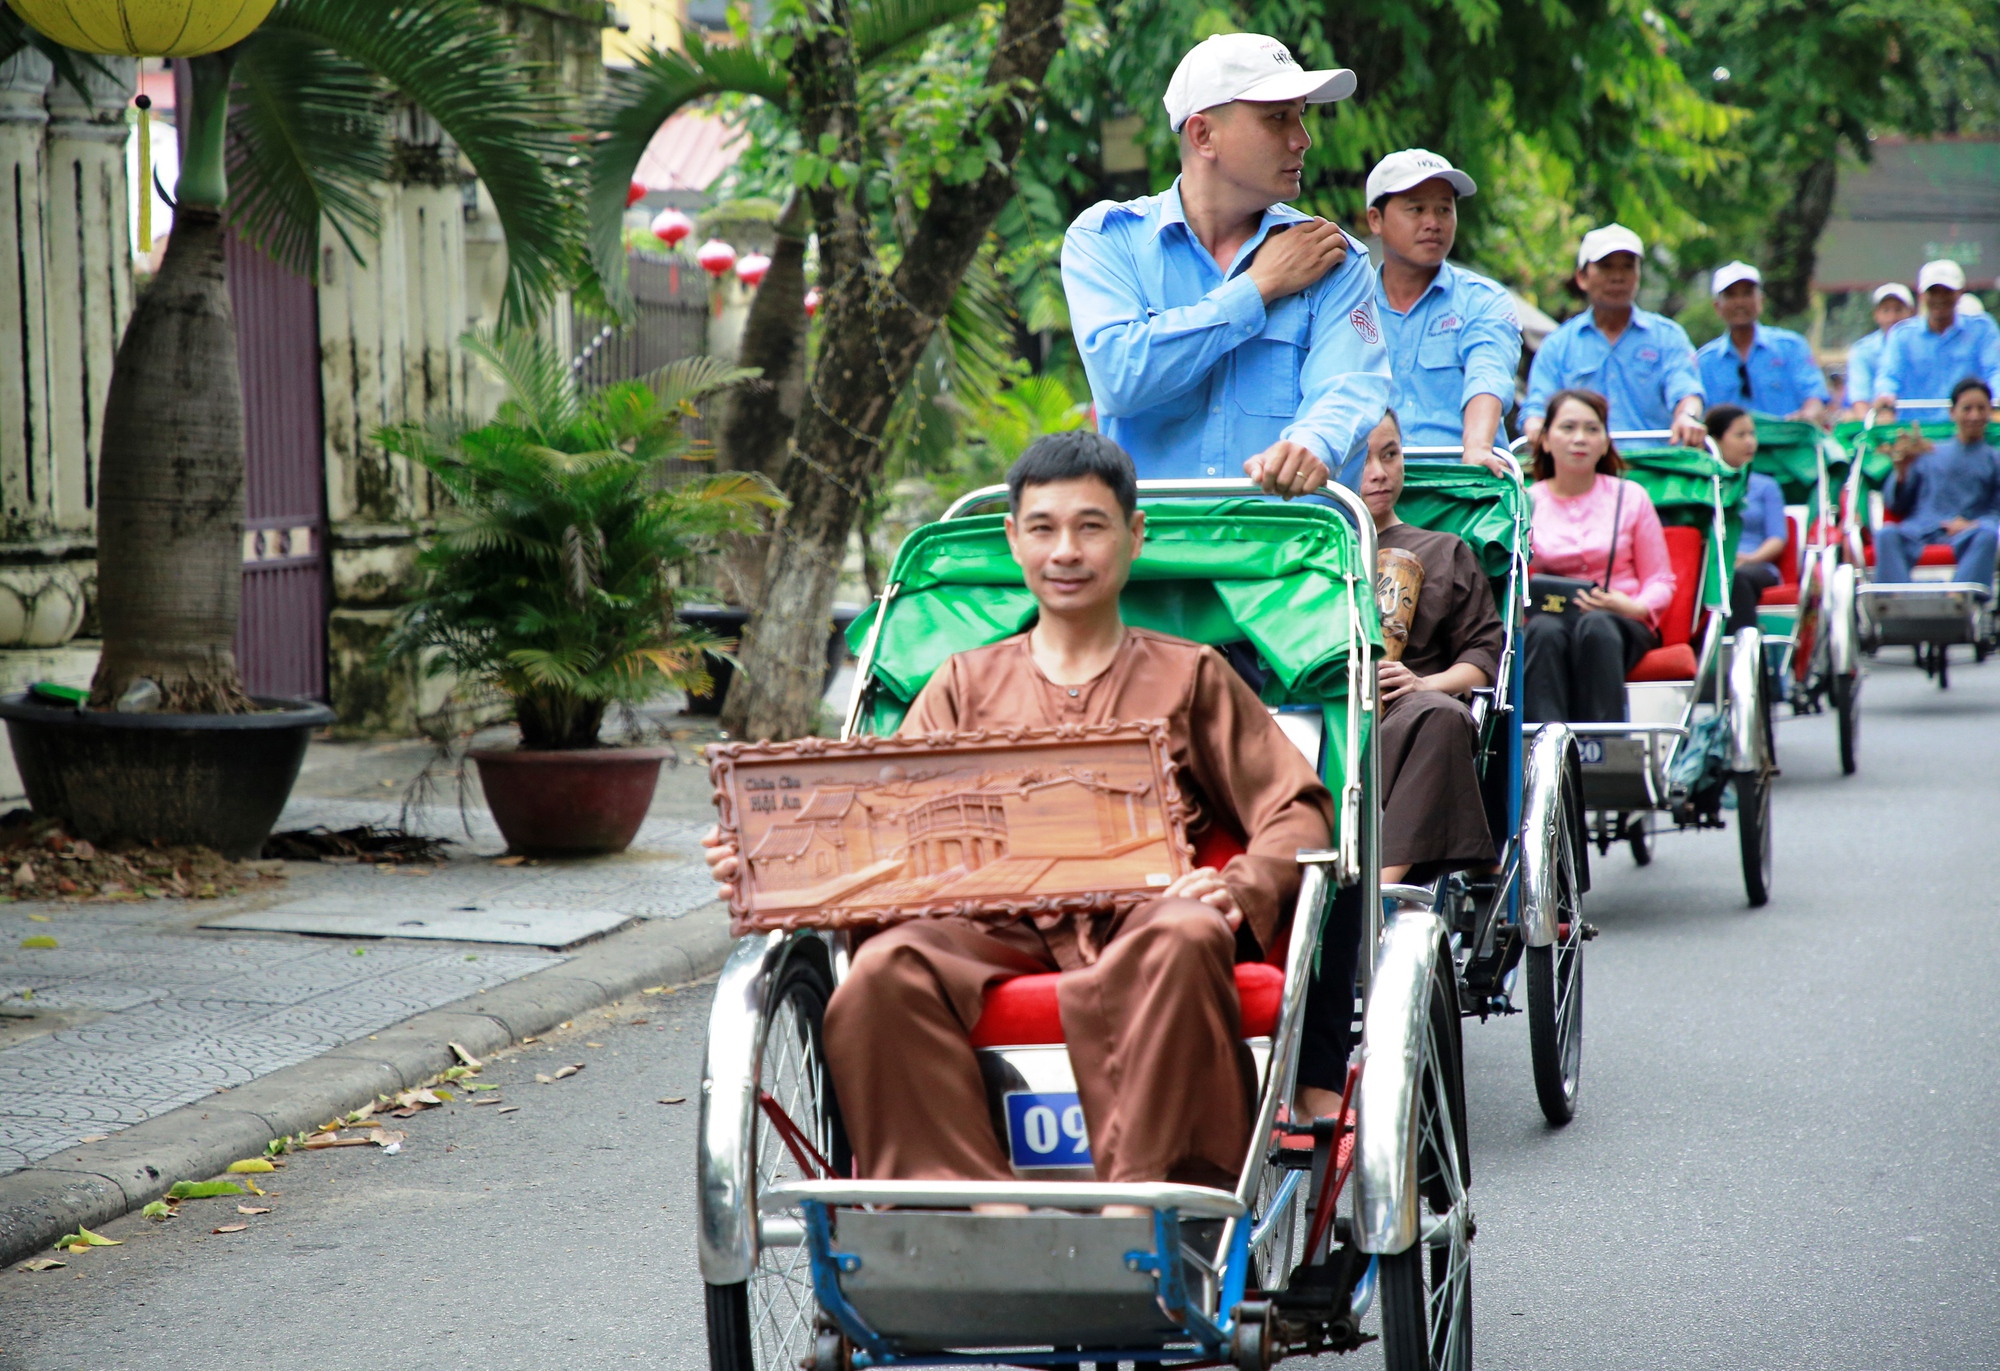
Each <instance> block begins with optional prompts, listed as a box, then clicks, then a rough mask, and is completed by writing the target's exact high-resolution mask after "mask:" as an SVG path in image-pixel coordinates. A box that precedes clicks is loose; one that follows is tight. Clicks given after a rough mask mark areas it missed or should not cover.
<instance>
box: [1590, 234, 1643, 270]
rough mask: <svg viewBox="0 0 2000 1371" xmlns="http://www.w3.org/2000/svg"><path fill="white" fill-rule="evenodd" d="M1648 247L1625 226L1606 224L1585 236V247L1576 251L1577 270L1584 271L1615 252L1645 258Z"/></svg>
mask: <svg viewBox="0 0 2000 1371" xmlns="http://www.w3.org/2000/svg"><path fill="white" fill-rule="evenodd" d="M1645 251H1646V245H1645V244H1644V243H1642V242H1640V241H1639V235H1638V234H1636V233H1634V232H1632V230H1631V229H1628V228H1626V227H1625V226H1624V225H1623V224H1606V225H1605V226H1604V227H1603V228H1594V229H1592V230H1591V231H1590V232H1588V233H1586V234H1584V235H1583V246H1582V247H1579V248H1578V249H1577V250H1576V268H1577V270H1578V271H1581V270H1583V269H1584V268H1585V267H1587V266H1589V265H1590V264H1591V263H1592V262H1601V261H1603V260H1604V259H1605V258H1607V257H1609V256H1610V255H1611V254H1612V253H1614V252H1629V253H1631V254H1632V255H1633V256H1634V257H1639V256H1643V255H1644V253H1645Z"/></svg>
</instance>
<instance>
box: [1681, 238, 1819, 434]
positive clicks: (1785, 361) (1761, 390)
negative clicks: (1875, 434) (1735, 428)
mask: <svg viewBox="0 0 2000 1371" xmlns="http://www.w3.org/2000/svg"><path fill="white" fill-rule="evenodd" d="M1708 289H1709V294H1710V295H1712V296H1713V297H1714V299H1715V312H1716V313H1717V314H1719V315H1721V316H1722V322H1723V323H1725V324H1727V325H1729V327H1728V328H1727V329H1725V330H1724V331H1723V332H1722V333H1721V334H1720V335H1718V336H1717V337H1714V338H1711V339H1709V340H1708V341H1707V342H1706V343H1703V344H1702V345H1701V347H1700V349H1699V350H1697V351H1696V353H1695V362H1696V364H1697V365H1698V366H1699V367H1700V368H1701V388H1702V393H1703V394H1704V395H1705V396H1706V397H1707V399H1708V403H1709V404H1711V405H1734V406H1736V407H1737V408H1738V409H1742V410H1746V411H1748V412H1749V413H1751V414H1768V415H1770V416H1771V417H1772V418H1774V419H1804V420H1805V421H1806V422H1807V423H1813V424H1817V423H1820V422H1821V421H1822V420H1824V419H1825V418H1826V407H1827V403H1828V402H1829V401H1830V400H1832V398H1833V394H1832V392H1831V391H1829V390H1828V389H1827V387H1826V377H1825V376H1824V375H1822V374H1821V372H1820V369H1819V363H1818V362H1816V361H1814V360H1813V353H1812V344H1811V343H1808V342H1807V341H1806V340H1805V339H1804V338H1803V337H1802V336H1800V335H1799V334H1796V333H1793V332H1792V331H1791V330H1790V329H1785V328H1772V327H1771V326H1770V325H1768V324H1763V323H1759V322H1758V316H1759V315H1761V314H1763V312H1764V274H1763V273H1762V272H1760V271H1758V270H1757V268H1755V267H1753V266H1751V265H1750V264H1749V263H1748V262H1730V263H1728V264H1727V265H1725V266H1720V267H1717V268H1716V269H1715V274H1714V275H1713V276H1711V277H1710V278H1709V287H1708ZM1710 431H1711V432H1713V431H1714V430H1713V426H1711V428H1710Z"/></svg>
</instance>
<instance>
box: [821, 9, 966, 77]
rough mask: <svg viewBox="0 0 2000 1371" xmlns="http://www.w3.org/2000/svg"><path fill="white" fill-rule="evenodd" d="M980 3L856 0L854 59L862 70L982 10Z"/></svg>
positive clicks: (854, 12) (854, 10)
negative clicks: (942, 25) (935, 31)
mask: <svg viewBox="0 0 2000 1371" xmlns="http://www.w3.org/2000/svg"><path fill="white" fill-rule="evenodd" d="M979 4H980V0H855V4H854V6H853V11H852V12H853V25H854V27H853V33H854V59H855V61H856V63H858V64H859V65H861V66H866V65H867V64H868V63H870V62H873V61H875V60H876V59H877V58H880V57H884V56H886V55H888V54H889V53H891V52H893V51H895V50H896V49H897V48H899V47H901V46H902V45H903V44H905V43H907V42H909V41H910V40H911V39H913V38H920V37H922V36H923V35H924V34H926V33H929V32H930V31H931V30H932V29H934V28H936V27H938V26H939V25H940V24H949V23H950V22H951V21H952V20H954V19H958V18H962V17H963V16H965V15H968V14H970V13H972V11H974V10H976V9H978V8H979Z"/></svg>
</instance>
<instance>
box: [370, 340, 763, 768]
mask: <svg viewBox="0 0 2000 1371" xmlns="http://www.w3.org/2000/svg"><path fill="white" fill-rule="evenodd" d="M463 342H464V346H465V347H466V349H467V351H469V352H471V353H472V354H473V355H474V356H476V357H478V358H479V359H480V360H481V361H482V362H484V363H485V364H486V365H487V366H488V367H489V368H490V369H491V370H492V371H493V372H494V373H495V374H496V375H497V376H498V377H499V379H500V380H501V381H502V383H503V384H504V385H505V387H506V392H507V399H506V401H505V402H504V403H503V404H502V405H501V407H500V410H499V413H498V415H497V416H496V417H495V418H494V420H493V421H492V422H491V423H488V424H485V425H482V426H480V427H478V428H470V429H468V428H466V427H464V426H463V425H434V426H430V427H423V426H418V425H404V426H401V427H397V428H391V429H385V430H383V431H381V432H380V433H378V434H377V435H376V438H377V441H379V442H380V443H382V445H383V446H384V447H386V448H387V449H388V450H389V451H391V452H394V453H398V454H400V455H402V456H405V457H408V458H410V459H411V460H413V461H416V462H419V463H421V464H422V465H423V466H424V468H425V469H426V470H428V471H429V472H430V473H431V475H432V476H434V477H435V478H436V479H437V481H438V483H439V485H441V486H442V487H443V488H444V490H445V491H446V493H447V494H448V495H449V496H450V497H451V500H452V502H453V504H454V506H455V512H454V513H453V515H452V516H451V517H449V518H448V519H447V520H445V521H444V523H443V524H442V526H441V527H440V529H439V533H438V537H437V539H436V541H435V542H434V543H432V544H431V546H430V547H428V548H426V549H425V550H424V552H423V553H422V554H421V555H420V557H419V559H418V569H419V572H420V575H421V577H422V581H421V586H420V589H419V591H418V593H417V596H416V598H415V599H414V600H413V601H412V603H411V604H410V605H409V606H408V607H407V609H406V610H405V611H404V612H403V614H402V616H401V617H400V619H399V621H398V623H397V625H396V628H395V630H394V632H393V633H392V635H391V637H390V639H389V641H388V643H387V646H386V649H385V650H386V652H387V654H388V655H389V656H391V657H392V658H396V659H401V660H406V661H416V662H420V663H422V665H423V667H424V669H425V670H426V671H427V672H428V673H429V674H431V675H434V676H442V675H447V674H451V675H456V676H458V677H459V678H461V679H462V680H464V681H467V682H477V683H480V684H483V685H486V686H489V687H493V688H497V689H498V690H500V691H501V692H503V693H504V694H505V695H507V696H508V697H509V698H511V699H512V701H513V703H514V707H515V717H516V719H517V721H518V722H519V724H520V726H521V736H522V741H523V743H524V744H525V745H526V746H528V747H530V748H573V747H590V746H593V745H594V744H595V743H596V741H597V729H598V724H599V723H600V722H601V720H602V719H603V716H604V712H605V710H606V708H607V707H608V706H610V705H613V704H616V703H620V702H638V701H642V700H645V699H649V698H651V697H652V696H654V695H656V694H658V693H659V692H660V691H661V690H662V689H664V688H667V687H680V688H682V689H685V690H689V691H693V692H695V693H701V692H704V691H706V690H707V689H708V688H709V686H710V681H709V677H708V674H707V672H706V671H705V670H704V669H703V666H702V653H703V650H704V649H705V648H712V647H717V646H720V644H717V643H716V642H715V641H714V640H713V639H711V638H710V637H709V636H708V635H706V634H702V633H699V632H697V631H695V630H692V629H689V628H687V627H686V626H684V625H682V624H680V623H679V622H678V621H677V620H676V619H675V618H674V594H675V569H676V568H677V566H679V565H681V564H683V563H686V562H687V561H688V560H689V559H691V558H693V557H694V556H696V555H697V554H699V553H701V552H704V551H706V550H708V549H710V548H711V547H713V546H714V544H715V542H716V541H717V540H718V539H720V538H722V537H723V536H725V535H728V534H732V533H747V532H751V531H754V529H755V528H756V519H757V516H758V514H759V513H760V512H763V511H766V510H771V509H775V508H777V507H778V506H779V505H780V504H781V503H782V501H781V500H780V499H779V497H778V496H777V494H776V492H775V491H773V490H772V489H771V487H770V485H769V484H768V483H767V482H766V481H765V480H764V479H763V478H762V477H760V476H755V475H748V474H743V473H735V472H730V473H723V474H718V475H710V476H693V477H672V476H668V475H666V474H665V468H664V464H665V463H667V462H668V461H670V460H672V459H675V458H687V457H689V456H690V455H691V452H692V442H691V440H690V439H689V438H688V436H687V434H686V433H685V432H684V431H683V429H682V423H683V421H684V420H685V419H687V418H689V417H691V416H692V415H693V414H694V413H695V408H694V402H695V401H696V400H697V399H699V398H701V397H702V396H705V395H709V394H712V393H714V392H715V391H717V390H720V389H722V388H724V387H727V386H731V385H734V384H736V383H738V382H740V381H743V380H747V379H749V378H750V377H752V376H754V375H756V374H757V373H756V372H755V371H753V370H745V369H743V368H738V367H731V366H727V365H725V364H724V363H721V362H718V361H716V360H715V359H713V358H708V357H694V358H688V359H685V360H683V361H680V362H675V363H673V364H672V365H670V366H668V367H665V368H663V369H661V370H660V371H658V372H655V373H654V374H653V375H652V376H651V377H648V378H647V379H645V380H643V381H625V382H620V383H618V384H616V385H612V386H608V387H606V388H605V389H603V390H601V391H597V392H594V393H592V394H590V395H588V396H586V395H584V394H583V393H582V392H581V391H580V390H579V388H578V386H577V384H576V381H575V379H574V377H573V376H572V375H571V372H570V370H569V368H568V367H567V366H566V365H565V364H564V362H563V359H562V358H561V357H560V356H559V355H558V354H557V353H556V351H555V349H554V348H553V347H552V346H550V344H549V343H548V341H547V340H546V339H544V338H542V337H540V336H538V335H534V334H528V333H525V332H509V333H503V334H499V335H497V336H495V335H489V334H468V335H466V337H465V338H464V339H463Z"/></svg>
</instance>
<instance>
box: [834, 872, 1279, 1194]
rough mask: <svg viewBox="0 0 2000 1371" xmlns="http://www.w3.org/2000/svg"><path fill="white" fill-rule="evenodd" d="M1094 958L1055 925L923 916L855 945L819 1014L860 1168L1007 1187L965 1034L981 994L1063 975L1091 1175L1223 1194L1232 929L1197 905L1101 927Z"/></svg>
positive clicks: (1231, 1073) (1234, 1106)
mask: <svg viewBox="0 0 2000 1371" xmlns="http://www.w3.org/2000/svg"><path fill="white" fill-rule="evenodd" d="M1097 932H1098V938H1097V939H1096V941H1097V943H1098V945H1099V946H1100V947H1101V948H1102V951H1101V953H1100V954H1099V956H1098V959H1097V961H1096V962H1095V963H1093V964H1092V965H1089V966H1084V965H1081V964H1080V961H1081V959H1080V958H1079V957H1078V955H1077V951H1076V942H1075V938H1074V935H1073V933H1072V932H1071V930H1070V929H1069V928H1067V927H1062V928H1057V929H1053V930H1050V931H1049V932H1047V933H1046V934H1045V933H1043V932H1042V931H1041V930H1039V929H1037V928H1036V927H1035V925H1034V924H1033V923H1032V922H1031V921H1028V920H1022V921H1019V922H1016V923H1011V924H1002V925H998V926H993V925H985V924H979V923H976V922H974V921H972V920H969V919H958V918H942V919H922V920H917V921H915V922H911V923H905V924H898V925H897V926H896V927H894V928H891V929H888V930H886V931H884V932H882V933H878V934H876V935H875V936H874V937H872V938H870V939H869V940H868V941H867V942H865V943H863V944H862V946H861V949H860V951H858V952H857V953H855V956H854V962H853V965H852V967H851V968H850V970H849V972H848V976H847V979H846V980H845V981H843V982H842V983H841V986H840V988H839V989H838V990H836V991H835V992H834V995H833V1001H832V1003H831V1004H829V1005H828V1006H827V1011H826V1057H827V1064H828V1066H829V1067H830V1068H831V1070H832V1072H833V1083H834V1090H835V1093H836V1095H837V1096H838V1098H839V1100H840V1110H841V1116H842V1118H843V1119H844V1120H845V1121H846V1124H847V1134H848V1138H849V1140H850V1141H851V1142H852V1143H853V1146H854V1154H855V1158H856V1161H857V1163H858V1165H859V1169H860V1174H861V1176H863V1177H864V1178H867V1179H871V1180H976V1181H986V1180H1012V1179H1013V1178H1014V1173H1013V1171H1012V1169H1011V1168H1010V1167H1009V1166H1008V1163H1007V1155H1006V1152H1005V1150H1004V1149H1003V1148H1002V1146H1001V1143H1000V1141H999V1139H998V1138H997V1137H995V1135H994V1130H993V1123H992V1115H991V1112H990V1111H989V1110H988V1108H987V1103H986V1088H985V1086H984V1084H983V1083H982V1081H981V1078H980V1074H979V1063H978V1060H977V1058H976V1057H975V1056H974V1054H973V1049H972V1043H971V1038H970V1035H971V1031H972V1027H973V1025H974V1024H976V1023H977V1022H978V1021H979V1013H980V1009H981V1007H982V1006H983V1004H984V1003H985V999H986V993H987V991H988V989H989V988H990V987H992V986H994V985H996V984H997V983H999V982H1000V981H1003V980H1006V979H1008V978H1009V977H1013V976H1023V975H1033V974H1037V973H1042V972H1050V971H1058V970H1060V971H1062V972H1063V977H1062V980H1061V982H1060V983H1059V984H1058V986H1057V1003H1058V1006H1059V1007H1060V1009H1061V1012H1062V1026H1063V1036H1064V1038H1065V1039H1066V1040H1067V1042H1068V1044H1069V1055H1070V1062H1071V1065H1072V1066H1073V1067H1074V1069H1075V1072H1076V1088H1077V1095H1078V1097H1079V1100H1080V1102H1081V1103H1082V1105H1083V1115H1084V1120H1085V1123H1086V1125H1087V1126H1088V1128H1089V1130H1090V1150H1091V1159H1092V1161H1093V1163H1094V1164H1095V1166H1096V1170H1097V1178H1098V1179H1099V1180H1102V1181H1162V1180H1166V1181H1179V1182H1183V1183H1189V1184H1197V1185H1212V1186H1218V1187H1221V1188H1225V1189H1227V1188H1231V1187H1233V1186H1234V1185H1235V1184H1236V1177H1237V1174H1238V1172H1239V1171H1240V1170H1241V1168H1242V1165H1243V1157H1244V1152H1245V1149H1246V1148H1247V1146H1248V1144H1249V1140H1250V1111H1251V1092H1252V1090H1253V1089H1254V1082H1253V1081H1252V1078H1251V1075H1250V1071H1249V1059H1248V1054H1247V1052H1245V1051H1244V1050H1243V1045H1242V1011H1241V1006H1240V1005H1239V1003H1238V1001H1237V997H1236V979H1235V973H1234V972H1233V971H1232V969H1231V967H1232V963H1233V962H1234V960H1235V946H1236V939H1235V935H1234V934H1232V933H1231V932H1230V930H1229V928H1228V926H1227V925H1226V924H1225V923H1224V922H1223V920H1222V916H1221V915H1220V914H1218V913H1217V912H1216V911H1215V910H1214V909H1212V908H1210V907H1209V906H1208V905H1205V904H1202V903H1201V902H1199V901H1197V900H1180V899H1175V900H1153V901H1149V902H1148V903H1146V904H1143V905H1140V906H1138V907H1137V908H1136V909H1133V910H1132V911H1131V912H1130V913H1128V914H1125V915H1123V916H1120V917H1116V918H1109V919H1104V920H1100V921H1099V923H1098V925H1097Z"/></svg>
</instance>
